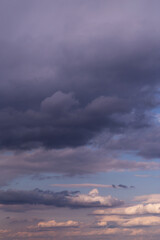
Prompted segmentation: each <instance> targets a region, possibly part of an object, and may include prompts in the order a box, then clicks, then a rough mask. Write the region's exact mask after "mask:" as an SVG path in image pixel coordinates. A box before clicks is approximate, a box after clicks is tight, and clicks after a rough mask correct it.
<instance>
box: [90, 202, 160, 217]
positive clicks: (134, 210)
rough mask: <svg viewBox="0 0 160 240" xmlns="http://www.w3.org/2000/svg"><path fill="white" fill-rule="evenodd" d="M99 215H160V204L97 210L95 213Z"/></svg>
mask: <svg viewBox="0 0 160 240" xmlns="http://www.w3.org/2000/svg"><path fill="white" fill-rule="evenodd" d="M93 213H94V214H97V215H104V214H107V215H109V214H125V215H135V214H160V203H153V204H138V205H134V206H131V207H122V208H116V209H107V210H95V211H94V212H93Z"/></svg>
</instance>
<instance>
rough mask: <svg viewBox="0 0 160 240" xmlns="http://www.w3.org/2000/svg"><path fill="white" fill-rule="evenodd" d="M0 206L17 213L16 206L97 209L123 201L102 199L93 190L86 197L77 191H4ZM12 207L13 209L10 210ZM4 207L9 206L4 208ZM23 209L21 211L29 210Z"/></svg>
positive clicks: (1, 192)
mask: <svg viewBox="0 0 160 240" xmlns="http://www.w3.org/2000/svg"><path fill="white" fill-rule="evenodd" d="M0 204H2V208H1V209H4V210H8V211H11V210H12V211H14V210H15V211H18V209H17V208H16V207H15V206H16V205H18V206H21V205H34V206H35V207H36V206H38V205H39V206H41V205H44V206H52V207H69V208H90V207H91V208H92V207H94V208H97V207H115V206H119V205H121V204H123V201H121V200H119V199H116V198H113V197H111V196H107V197H103V196H100V195H98V190H97V189H93V190H92V191H91V192H90V193H89V194H88V195H87V194H80V192H78V191H74V192H69V191H62V192H52V191H43V190H40V189H35V190H30V191H22V190H6V191H3V190H1V191H0ZM12 205H13V208H12ZM6 206H9V208H8V207H6ZM29 209H30V207H29V208H25V207H24V209H23V210H29ZM31 209H32V208H31Z"/></svg>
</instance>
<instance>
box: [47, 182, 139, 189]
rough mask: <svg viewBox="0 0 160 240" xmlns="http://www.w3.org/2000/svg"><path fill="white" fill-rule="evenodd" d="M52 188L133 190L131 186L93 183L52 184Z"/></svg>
mask: <svg viewBox="0 0 160 240" xmlns="http://www.w3.org/2000/svg"><path fill="white" fill-rule="evenodd" d="M51 186H53V187H63V188H65V187H66V188H77V187H95V188H134V187H133V186H130V187H128V186H126V185H122V184H119V185H114V184H112V185H106V184H95V183H79V184H77V183H73V184H52V185H51Z"/></svg>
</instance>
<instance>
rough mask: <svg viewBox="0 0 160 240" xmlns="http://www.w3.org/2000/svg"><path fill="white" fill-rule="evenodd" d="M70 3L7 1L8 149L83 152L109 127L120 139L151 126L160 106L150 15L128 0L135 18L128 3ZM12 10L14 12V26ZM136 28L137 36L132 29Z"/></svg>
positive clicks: (2, 44)
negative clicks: (127, 132)
mask: <svg viewBox="0 0 160 240" xmlns="http://www.w3.org/2000/svg"><path fill="white" fill-rule="evenodd" d="M70 3H72V5H70V6H69V4H66V3H65V2H64V1H60V2H51V1H48V2H47V4H44V3H43V1H34V3H32V2H31V1H27V3H24V1H22V3H20V2H19V1H13V3H12V4H11V3H10V4H8V3H7V2H4V1H2V2H1V15H2V18H3V19H4V22H5V26H4V25H3V24H2V23H1V28H2V30H3V31H2V32H3V35H2V37H1V40H0V50H1V52H2V54H1V62H0V69H1V74H0V79H1V81H0V95H1V103H0V133H1V139H0V148H1V149H33V148H37V147H39V146H41V147H45V148H63V147H68V146H69V147H76V146H82V145H85V144H87V143H89V142H90V141H91V140H92V139H93V137H95V136H97V135H98V134H100V133H101V132H102V131H103V130H108V131H109V132H111V133H112V134H114V133H119V132H124V131H125V130H126V129H128V128H129V129H130V128H131V129H132V128H133V129H135V128H136V129H137V128H138V129H139V128H144V127H146V126H148V125H150V120H149V119H148V118H147V117H146V111H148V110H151V109H152V108H154V107H156V106H157V104H158V103H157V100H156V98H155V94H156V93H157V91H158V86H159V75H160V71H159V58H160V55H159V51H158V49H159V44H158V43H159V39H160V36H159V35H158V33H157V32H156V27H158V25H154V26H155V29H152V22H149V24H148V28H147V29H145V28H144V23H143V22H144V21H143V18H144V19H145V21H146V23H145V25H146V24H147V23H148V21H149V20H148V15H147V11H146V14H144V16H143V18H142V16H140V15H139V14H138V13H137V11H136V9H135V8H134V4H133V8H131V7H129V5H128V4H129V3H127V2H125V4H126V5H127V6H128V10H129V12H132V14H131V15H130V17H128V14H126V10H125V9H122V7H121V5H120V4H117V6H116V7H115V5H114V3H111V2H106V1H101V3H103V4H99V3H98V2H96V1H92V3H91V2H90V1H89V2H88V3H86V2H85V1H81V2H80V1H77V2H76V3H75V2H74V1H70ZM90 4H91V5H92V10H91V9H90ZM108 4H109V7H110V9H114V10H115V11H116V12H117V19H113V17H112V15H111V13H110V11H109V9H108ZM84 6H85V8H86V9H87V11H85V12H84V10H83V8H84ZM12 7H13V9H12ZM139 7H140V9H141V8H142V5H141V4H140V3H139ZM154 7H155V6H154V4H153V6H152V8H153V10H156V9H155V8H154ZM4 8H5V9H6V10H5V11H6V12H7V13H8V14H9V13H13V11H14V16H15V17H14V20H13V22H11V20H10V19H8V18H7V14H5V15H4V13H3V9H4ZM119 8H120V9H121V10H122V13H121V14H118V12H119ZM35 9H36V12H35ZM131 9H132V11H131ZM71 10H72V11H71ZM16 11H17V12H18V13H19V12H21V14H17V15H16V14H15V13H16ZM57 11H58V12H61V14H60V15H57ZM46 12H47V15H46ZM69 12H70V13H71V14H69V15H68V13H69ZM100 12H101V13H102V14H99V13H100ZM104 13H105V16H107V17H106V18H104V15H103V14H104ZM106 14H107V15H106ZM22 15H23V16H22ZM44 16H45V17H44ZM66 16H67V18H66ZM81 16H83V19H82V18H81ZM96 18H97V24H94V19H96ZM126 18H127V21H126V22H125V20H126ZM55 19H56V23H55ZM64 19H65V20H66V19H67V21H66V23H65V25H64ZM80 19H81V21H80ZM22 20H23V21H22ZM139 21H140V22H141V25H139V24H138V23H139ZM152 21H153V23H154V19H153V20H152ZM84 22H85V25H83V23H84ZM122 22H123V27H122V25H121V27H122V29H121V31H118V29H119V25H120V24H121V23H122ZM129 25H130V28H132V33H131V32H126V28H127V29H128V27H129ZM39 26H41V27H39ZM46 26H47V27H46ZM102 26H103V28H102ZM133 26H134V28H133ZM7 27H8V28H7ZM12 29H14V30H15V31H13V30H12ZM142 29H144V30H143V31H141V30H142ZM93 31H94V32H93ZM93 35H94V36H96V37H94V36H93ZM151 36H152V38H151ZM144 39H145V44H143V42H144ZM131 46H132V48H131ZM151 49H152V50H151ZM153 62H154V64H153Z"/></svg>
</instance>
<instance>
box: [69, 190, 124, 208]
mask: <svg viewBox="0 0 160 240" xmlns="http://www.w3.org/2000/svg"><path fill="white" fill-rule="evenodd" d="M67 198H68V199H69V201H70V202H71V203H72V204H73V206H84V207H113V206H118V205H121V204H122V203H123V201H121V200H119V199H117V198H113V197H112V196H110V195H109V196H107V197H105V196H100V195H99V192H98V190H97V189H96V188H95V189H93V190H91V191H90V192H89V193H88V194H77V195H74V196H68V197H67Z"/></svg>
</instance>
